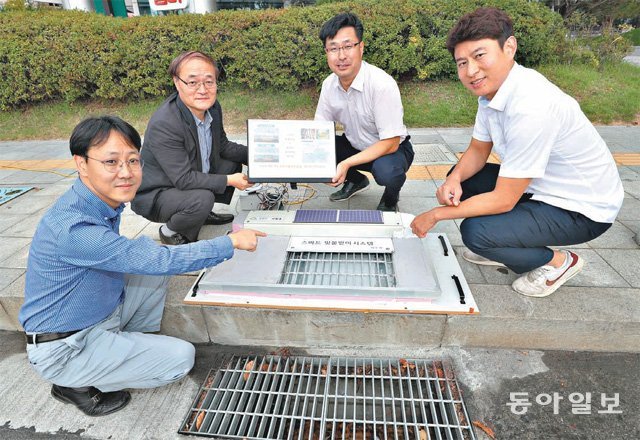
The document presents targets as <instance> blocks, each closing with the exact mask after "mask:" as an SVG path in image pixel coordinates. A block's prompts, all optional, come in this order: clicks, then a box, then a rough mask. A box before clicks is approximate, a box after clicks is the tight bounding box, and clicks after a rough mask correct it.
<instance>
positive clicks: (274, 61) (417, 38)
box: [0, 0, 565, 109]
mask: <svg viewBox="0 0 640 440" xmlns="http://www.w3.org/2000/svg"><path fill="white" fill-rule="evenodd" d="M479 6H496V7H500V8H502V9H504V10H505V11H506V12H507V13H509V15H510V16H511V17H512V18H513V20H514V26H515V32H516V36H517V38H518V41H519V48H518V56H517V59H518V61H519V62H521V63H523V64H525V65H536V64H539V63H542V62H550V61H553V60H554V59H555V58H556V57H557V56H558V54H559V53H560V52H561V51H562V46H563V40H564V33H565V29H564V27H563V24H562V20H561V18H560V16H559V15H557V14H555V13H553V12H551V11H550V10H549V9H547V8H545V7H544V6H542V5H540V4H539V3H538V2H528V1H526V0H469V1H467V0H393V1H378V0H362V1H357V2H356V1H345V2H333V3H328V4H325V5H321V6H314V7H294V8H289V9H269V10H263V11H228V10H224V11H219V12H216V13H213V14H208V15H171V16H165V17H132V18H128V19H122V18H113V17H106V16H102V15H98V14H92V13H84V12H79V11H58V10H46V11H43V10H35V11H33V10H26V11H2V12H0V109H8V108H11V107H15V106H18V105H21V104H24V103H28V102H29V103H33V102H38V101H44V100H49V99H60V98H62V99H65V100H67V101H74V100H77V99H80V98H87V97H89V98H92V97H97V98H109V99H120V100H135V99H140V98H143V97H150V96H162V95H165V94H167V93H168V92H169V91H170V90H171V89H172V82H171V79H170V78H169V77H168V74H167V67H168V65H169V63H170V61H171V60H172V59H173V57H175V56H176V55H177V54H178V53H180V52H181V51H184V50H193V49H197V50H201V51H203V52H207V53H209V54H211V55H212V56H213V57H214V59H216V60H218V62H219V64H220V67H221V70H222V72H223V78H222V80H223V81H226V82H228V83H231V84H235V85H240V86H246V87H248V88H257V87H265V86H266V87H275V88H279V89H285V90H296V89H297V88H299V87H300V86H301V85H303V84H311V85H314V84H315V85H318V84H319V83H320V82H321V81H322V80H323V79H324V78H325V77H326V75H327V74H328V73H329V69H328V67H327V64H326V59H325V54H324V51H323V46H322V43H321V41H320V40H319V38H318V32H319V30H320V27H321V26H322V24H323V23H324V22H325V21H326V20H327V19H329V18H330V17H332V16H333V15H335V14H337V13H339V12H344V11H353V12H355V13H356V14H358V15H359V16H360V18H361V19H362V20H363V22H364V26H365V35H364V41H365V44H366V46H365V59H367V60H368V61H369V62H371V63H372V64H375V65H377V66H378V67H380V68H382V69H384V70H386V71H387V72H389V73H390V74H391V75H394V76H395V77H397V78H405V79H411V78H417V79H420V80H427V79H433V78H443V77H449V76H452V75H454V73H455V72H454V67H455V66H454V63H453V62H452V60H451V56H450V55H449V53H448V52H447V51H446V48H445V45H444V43H445V40H446V36H447V33H448V31H449V29H450V28H451V27H452V26H453V24H454V23H455V22H456V20H457V19H458V18H459V17H460V16H461V15H462V14H463V13H466V12H470V11H472V10H474V9H476V8H477V7H479Z"/></svg>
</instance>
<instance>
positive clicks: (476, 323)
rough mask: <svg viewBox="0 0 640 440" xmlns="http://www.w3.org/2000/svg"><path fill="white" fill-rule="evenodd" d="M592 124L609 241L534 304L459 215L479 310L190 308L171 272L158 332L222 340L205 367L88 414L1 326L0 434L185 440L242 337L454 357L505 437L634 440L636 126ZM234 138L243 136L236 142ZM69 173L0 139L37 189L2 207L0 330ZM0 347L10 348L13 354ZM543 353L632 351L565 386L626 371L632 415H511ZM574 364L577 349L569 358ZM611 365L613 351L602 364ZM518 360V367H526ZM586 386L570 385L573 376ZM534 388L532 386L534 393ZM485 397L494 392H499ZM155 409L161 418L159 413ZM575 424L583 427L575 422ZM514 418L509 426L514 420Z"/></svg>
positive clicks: (592, 245) (410, 201)
mask: <svg viewBox="0 0 640 440" xmlns="http://www.w3.org/2000/svg"><path fill="white" fill-rule="evenodd" d="M597 128H598V131H599V132H600V133H601V135H602V136H603V137H604V139H605V140H606V141H607V144H608V145H609V147H610V150H611V151H612V153H614V158H615V159H616V162H617V163H618V167H619V171H620V175H621V177H622V180H623V186H624V189H625V200H624V205H623V207H622V210H621V212H620V215H619V216H618V219H617V220H616V222H615V224H614V225H613V227H612V228H611V229H610V230H609V231H608V232H607V233H606V234H605V235H603V236H602V237H600V238H598V239H596V240H593V241H592V242H589V243H586V244H583V245H580V246H576V247H575V248H574V249H575V251H576V252H578V253H579V254H580V255H581V256H582V257H584V258H585V260H586V262H587V265H586V267H585V270H584V271H583V272H581V273H580V274H579V275H578V276H576V277H575V278H573V279H572V280H571V281H570V282H569V283H567V285H565V286H563V287H562V288H561V289H560V290H558V291H557V292H556V293H555V294H553V295H552V296H550V297H548V298H543V299H534V298H527V297H524V296H522V295H518V294H517V293H515V292H513V291H512V290H511V288H510V284H511V282H512V281H513V280H514V279H515V274H513V273H512V272H510V271H508V270H506V269H504V268H493V267H478V266H474V265H471V264H469V263H467V262H466V261H464V260H462V258H460V257H459V255H460V251H461V249H462V241H461V238H460V233H459V222H441V223H440V224H439V225H438V226H437V227H436V230H435V232H444V233H446V234H447V236H448V237H449V240H450V241H451V243H452V244H453V245H454V248H455V250H456V252H457V254H458V260H459V262H460V265H461V266H462V268H463V271H464V274H465V277H466V279H467V281H468V283H469V284H470V286H471V289H472V291H473V294H474V297H475V299H476V301H477V303H478V306H479V309H480V315H479V316H445V315H402V314H363V313H346V312H340V313H338V312H327V311H287V310H266V309H243V308H225V307H202V306H186V305H184V304H183V303H182V300H183V298H184V296H185V295H186V292H187V289H188V288H189V287H190V285H191V284H192V283H193V281H194V275H193V274H189V275H182V276H176V277H174V278H173V279H172V283H171V287H170V294H169V297H168V300H167V307H166V310H165V315H164V319H163V329H162V331H163V332H164V333H166V334H170V335H175V336H178V337H182V338H184V339H187V340H190V341H192V342H195V343H210V342H214V343H217V344H221V345H222V347H219V346H214V347H212V346H206V345H202V346H199V347H198V365H197V368H196V370H194V373H193V374H192V375H191V376H190V377H189V378H187V379H185V380H184V381H182V382H180V383H179V384H175V385H173V386H171V387H167V388H163V389H159V390H153V391H136V392H135V393H134V402H133V403H132V405H131V407H130V408H128V409H127V410H125V411H123V412H122V413H119V414H118V415H114V416H111V417H109V418H105V419H98V420H94V419H88V418H86V417H80V416H78V413H75V412H73V411H72V410H71V409H68V408H65V407H64V406H63V405H61V404H59V403H57V402H54V401H53V400H52V399H50V398H49V397H48V392H49V387H48V386H47V385H46V384H45V383H44V382H43V381H42V380H40V379H39V378H38V377H37V376H36V375H35V374H34V373H33V372H32V371H31V369H30V368H29V366H28V362H27V360H26V356H25V354H24V345H23V344H22V341H21V339H20V337H19V335H18V334H17V333H11V332H5V333H1V334H0V342H2V340H6V341H7V344H8V345H6V344H5V345H2V344H0V347H1V348H2V355H0V377H2V380H1V381H0V397H1V400H0V402H2V403H0V426H2V425H3V424H4V425H5V426H4V428H5V430H4V431H3V430H0V437H2V438H13V437H11V435H15V436H16V437H15V438H33V437H30V436H29V435H33V436H35V435H36V433H38V432H40V433H41V432H56V431H58V435H60V436H63V437H64V436H68V437H69V438H70V437H74V438H75V437H83V438H106V437H109V436H112V438H140V439H143V438H183V437H179V436H177V435H176V434H174V433H175V432H176V431H177V429H178V427H179V424H180V422H181V420H182V418H183V417H184V415H185V413H186V411H187V409H188V407H189V404H190V402H191V400H192V398H193V396H194V394H195V391H196V390H197V387H198V385H199V382H200V381H201V380H202V378H203V377H204V375H205V374H206V372H207V371H208V368H207V365H206V359H207V357H206V356H208V354H207V353H209V355H210V353H211V352H212V351H213V352H215V351H216V350H222V349H225V346H226V347H229V346H240V345H243V346H249V347H255V349H256V350H259V348H257V347H260V346H274V347H278V346H292V347H297V348H296V350H299V352H301V353H311V354H332V355H359V356H380V357H390V356H400V357H431V356H434V355H436V356H439V355H445V356H450V357H452V358H453V359H454V363H456V365H457V366H458V367H459V369H460V371H459V375H461V377H459V379H460V380H461V382H462V385H463V387H467V388H468V389H469V390H470V391H469V396H470V397H472V398H473V399H479V400H474V401H473V403H472V405H475V406H474V409H475V411H476V412H475V414H476V415H477V417H474V419H478V420H486V419H488V418H492V420H493V422H494V423H497V425H496V426H498V425H499V426H500V427H501V434H502V435H500V436H499V437H498V438H563V439H566V438H634V439H635V438H638V437H639V435H638V432H639V430H640V425H639V422H638V420H640V418H639V417H638V401H639V399H638V397H640V396H639V394H638V392H637V390H638V382H639V381H638V370H637V365H638V364H637V361H638V357H637V353H640V246H639V245H638V236H639V235H640V127H626V126H606V127H597ZM410 134H411V136H412V141H413V143H414V144H417V145H425V144H438V145H440V146H444V147H445V148H446V150H448V151H449V152H450V153H452V154H455V153H460V152H461V151H464V149H465V148H466V146H467V145H468V142H469V139H470V135H471V129H470V128H437V129H413V130H410ZM238 140H239V141H242V137H241V136H240V137H238ZM449 167H450V165H445V164H438V163H431V162H429V157H426V159H424V160H423V161H422V162H420V161H418V162H416V164H415V165H414V166H413V167H412V169H411V171H410V173H409V179H410V180H408V181H407V183H406V185H405V188H404V189H403V191H402V194H401V196H402V198H401V201H400V203H399V206H400V210H401V211H402V212H408V213H411V214H419V213H421V212H423V211H425V210H427V209H429V208H430V207H433V206H435V205H436V200H435V197H434V191H435V188H436V185H438V184H439V183H440V182H441V179H442V178H443V176H444V174H443V173H444V172H445V171H446V170H447V169H448V168H449ZM36 170H38V171H36ZM74 180H75V173H74V170H73V165H72V163H71V161H70V157H69V152H68V146H67V142H66V141H41V142H5V143H0V186H2V187H9V186H34V187H35V189H34V190H31V191H29V192H28V193H26V194H24V195H22V196H20V197H18V198H16V199H14V200H12V201H10V202H8V203H5V204H4V205H0V306H1V308H0V329H4V330H8V331H14V332H15V331H16V330H18V329H19V325H18V323H17V319H16V317H17V312H18V310H19V307H20V305H21V303H22V300H23V290H24V274H25V268H26V258H27V255H28V250H29V244H30V241H31V237H32V236H33V233H34V230H35V228H36V226H37V223H38V221H39V219H40V217H41V216H42V214H43V213H44V212H45V211H46V209H48V207H49V206H51V204H52V203H53V202H54V201H55V200H56V198H57V197H58V196H59V195H60V194H62V193H63V192H64V191H66V190H67V189H68V188H69V186H70V185H71V183H72V182H73V181H74ZM372 186H373V188H371V189H369V190H368V191H367V192H364V193H362V194H359V195H358V196H356V197H354V198H352V199H350V200H349V201H348V205H346V204H343V205H341V206H340V207H341V208H345V207H348V208H350V209H373V208H374V207H375V206H376V205H377V202H378V200H379V198H380V195H381V193H382V189H381V188H379V187H376V186H375V184H373V185H372ZM317 189H318V194H317V195H316V197H314V198H313V199H311V200H309V201H307V202H305V203H304V204H302V205H301V207H302V208H307V209H308V208H328V209H331V208H335V205H334V204H332V203H331V202H329V200H328V194H329V192H330V191H331V189H330V188H328V187H325V186H323V185H317ZM299 207H300V206H299ZM227 209H229V208H227ZM231 212H233V210H231ZM158 226H159V225H158V224H154V223H150V222H148V221H147V220H145V219H143V218H141V217H139V216H137V215H135V214H134V213H133V212H131V211H130V210H129V209H127V210H126V211H125V214H124V216H123V221H122V225H121V233H122V234H123V235H127V236H129V237H135V236H138V235H140V234H146V235H149V236H151V237H153V238H155V239H158V236H157V234H158ZM224 232H225V228H224V227H213V226H207V227H205V228H204V229H203V232H202V234H201V237H212V236H215V235H220V234H222V233H224ZM6 347H9V348H10V349H8V351H5V348H6ZM248 349H249V348H248ZM523 350H524V351H523ZM536 350H588V351H600V352H631V353H629V354H619V355H607V354H593V355H585V356H586V359H590V356H593V359H596V358H598V359H600V358H602V359H604V360H603V361H602V362H599V363H598V365H600V367H599V368H601V369H602V370H603V371H607V372H608V373H607V374H609V378H608V380H607V379H603V380H602V382H597V383H596V382H591V383H588V384H587V385H588V386H587V385H585V386H584V387H583V388H584V389H582V388H580V389H578V388H579V387H582V385H584V384H582V385H575V388H574V389H570V388H568V389H567V390H568V391H569V392H586V391H592V392H593V393H596V392H603V391H607V392H614V388H615V389H616V390H620V391H622V390H625V388H626V387H627V382H626V379H629V381H630V382H631V383H634V385H633V386H629V387H628V388H627V394H626V395H624V399H627V400H625V401H624V404H625V405H627V407H624V405H621V406H623V407H624V408H623V409H628V410H627V411H626V412H625V413H624V415H623V416H620V417H619V418H617V417H616V416H609V418H606V417H605V418H602V417H594V419H593V421H592V420H591V419H590V420H589V422H585V418H583V419H580V420H577V419H576V420H573V418H572V417H570V416H569V417H566V418H562V417H559V416H555V415H554V417H551V418H549V419H545V418H544V417H542V418H537V417H536V419H535V420H538V421H544V422H546V423H547V426H546V428H549V427H551V428H552V429H551V431H546V430H545V426H544V424H541V425H540V426H539V428H540V430H539V431H536V430H535V429H534V428H532V427H531V426H530V425H531V424H532V423H533V426H534V427H535V426H537V425H536V423H534V422H533V421H532V420H533V417H529V418H524V419H523V418H519V419H517V420H516V419H514V416H513V415H512V414H511V415H510V414H509V412H508V410H505V409H506V408H507V407H506V406H505V404H506V402H507V401H508V399H509V396H508V392H507V393H506V397H505V394H504V392H505V389H506V388H505V382H504V381H505V380H507V379H509V378H511V379H513V378H518V377H519V378H523V381H521V382H520V385H522V384H523V383H525V382H526V383H529V385H528V386H530V385H531V384H532V383H534V382H535V380H536V379H535V378H536V377H538V378H540V377H543V376H544V375H542V376H541V375H540V373H541V372H542V371H548V367H547V366H546V361H545V359H554V361H553V362H554V363H555V365H556V368H559V369H561V364H562V361H561V359H563V355H562V354H557V355H553V354H545V352H544V351H536ZM523 353H526V354H523ZM607 356H610V358H607ZM578 357H579V356H578ZM567 358H571V356H569V355H567ZM581 359H582V361H580V362H582V363H581V364H580V365H582V367H581V368H582V369H579V368H578V369H577V370H576V372H575V375H576V377H580V375H583V374H587V375H593V371H590V370H589V369H588V367H586V365H587V364H588V363H589V362H588V361H584V359H583V358H581ZM606 359H610V362H609V363H608V364H607V361H606ZM493 360H495V362H493ZM497 362H501V363H502V366H499V365H497V364H496V363H497ZM567 362H568V363H567V365H570V364H571V362H570V361H569V360H567ZM576 362H578V361H576ZM580 362H578V363H580ZM522 366H524V368H523V369H522V370H518V368H520V367H522ZM491 372H496V373H497V377H490V376H491V374H489V373H491ZM510 375H511V376H510ZM560 376H561V375H560ZM589 377H592V376H589ZM556 379H557V376H556ZM560 383H561V381H560ZM580 383H582V382H580V380H577V379H576V382H575V384H580ZM491 384H493V385H491ZM511 384H512V386H511V388H510V389H509V390H507V391H510V392H518V391H521V390H520V389H516V388H517V387H515V385H513V384H514V382H511ZM520 385H518V386H520ZM544 386H547V389H544ZM558 386H559V385H558V382H557V381H556V382H552V383H549V382H544V381H543V382H541V384H538V386H537V388H536V389H537V390H538V392H541V393H542V392H546V393H553V392H554V391H560V390H558V389H553V387H556V388H557V387H558ZM590 386H592V387H594V388H593V390H591V389H588V388H589V387H590ZM474 387H477V389H476V390H474ZM598 387H600V388H599V389H596V388H598ZM507 388H509V387H507ZM604 388H606V389H604ZM530 389H531V390H532V392H533V388H530ZM497 390H501V391H500V392H498V391H497ZM527 390H529V388H526V387H525V389H524V391H527ZM487 393H488V394H487ZM487 396H493V398H494V400H491V398H489V397H487ZM485 399H487V400H485ZM565 399H566V396H565ZM594 399H595V397H594ZM621 400H622V397H621ZM18 401H19V403H18V404H16V402H18ZM594 405H595V402H594ZM507 409H508V408H507ZM158 414H161V415H162V416H161V417H160V418H159V419H158V417H157V415H158ZM565 414H566V413H565ZM594 414H595V410H594ZM630 416H632V417H631V418H628V417H630ZM154 417H155V418H154ZM58 420H60V421H58ZM497 420H499V421H497ZM596 421H597V423H603V424H602V425H601V426H602V430H600V428H597V429H596V427H595V425H596ZM614 421H615V423H614ZM616 423H618V424H620V423H622V428H623V429H619V430H618V431H613V430H614V429H616V428H615V427H614V425H615V424H616ZM576 424H577V425H579V429H577V430H576V429H575V428H571V427H570V426H571V425H574V426H575V425H576ZM511 425H512V429H511V428H509V426H511ZM30 426H33V428H34V430H33V431H20V430H18V431H15V429H17V428H28V427H30ZM585 426H587V427H590V428H585ZM572 429H573V431H572ZM585 429H586V430H585ZM590 429H591V431H590ZM614 432H615V433H616V434H614ZM5 433H6V434H7V435H8V436H7V435H5ZM594 433H596V434H594ZM597 433H599V434H597ZM27 434H28V435H27ZM504 434H506V435H504ZM592 434H593V435H592ZM618 434H619V435H618ZM629 434H630V435H629ZM19 435H27V436H26V437H24V436H23V437H18V436H19ZM480 438H482V437H480Z"/></svg>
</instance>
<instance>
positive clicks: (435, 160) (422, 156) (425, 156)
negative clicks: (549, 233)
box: [412, 144, 458, 165]
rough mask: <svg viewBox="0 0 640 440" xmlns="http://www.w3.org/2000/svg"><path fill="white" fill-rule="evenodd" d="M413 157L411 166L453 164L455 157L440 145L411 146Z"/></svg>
mask: <svg viewBox="0 0 640 440" xmlns="http://www.w3.org/2000/svg"><path fill="white" fill-rule="evenodd" d="M413 151H414V153H415V157H414V158H413V163H412V165H434V164H454V163H457V162H458V159H457V158H456V155H455V154H453V153H452V152H451V151H449V149H448V148H447V147H446V146H444V145H442V144H413Z"/></svg>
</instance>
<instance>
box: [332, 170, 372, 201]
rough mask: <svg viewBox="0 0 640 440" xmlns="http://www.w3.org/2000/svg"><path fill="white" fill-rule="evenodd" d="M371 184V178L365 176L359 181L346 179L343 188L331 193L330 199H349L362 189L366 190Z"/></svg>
mask: <svg viewBox="0 0 640 440" xmlns="http://www.w3.org/2000/svg"><path fill="white" fill-rule="evenodd" d="M368 186H369V179H368V178H367V177H366V176H365V177H364V179H362V180H361V181H360V182H358V183H353V182H350V181H348V180H345V182H344V184H343V185H342V188H340V189H339V190H338V191H336V192H334V193H333V194H331V195H329V200H331V201H332V202H341V201H343V200H349V199H350V198H351V197H353V196H355V195H356V194H358V193H359V192H361V191H364V190H365V189H367V187H368Z"/></svg>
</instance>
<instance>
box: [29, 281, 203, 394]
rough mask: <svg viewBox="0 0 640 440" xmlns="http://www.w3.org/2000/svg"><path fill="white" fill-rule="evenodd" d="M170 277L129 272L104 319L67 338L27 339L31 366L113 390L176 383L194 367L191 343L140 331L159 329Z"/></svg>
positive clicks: (47, 375) (75, 383)
mask: <svg viewBox="0 0 640 440" xmlns="http://www.w3.org/2000/svg"><path fill="white" fill-rule="evenodd" d="M168 281H169V277H164V276H149V275H129V276H127V279H126V284H125V299H124V301H123V303H122V304H120V305H119V306H118V307H117V308H116V310H114V311H113V313H111V315H109V316H108V317H107V318H106V319H104V320H103V321H102V322H99V323H97V324H95V325H94V326H92V327H89V328H87V329H84V330H82V331H80V332H78V333H76V334H74V335H71V336H69V337H68V338H65V339H60V340H57V341H52V342H44V343H40V344H28V345H27V356H28V358H29V362H30V363H31V366H32V367H33V368H34V369H35V370H36V372H38V374H40V376H42V377H43V378H44V379H45V380H47V381H49V382H52V383H54V384H56V385H60V386H65V387H74V388H76V387H86V386H93V387H95V388H98V389H99V390H100V391H103V392H109V391H117V390H122V389H124V388H154V387H159V386H162V385H167V384H169V383H172V382H175V381H177V380H179V379H181V378H182V377H184V376H185V375H186V374H187V373H188V372H189V371H190V370H191V368H192V367H193V363H194V359H195V348H194V347H193V345H191V344H190V343H189V342H186V341H183V340H181V339H177V338H173V337H170V336H163V335H151V334H145V333H142V332H155V331H158V330H160V321H161V320H162V313H163V310H164V301H165V296H166V293H167V284H168Z"/></svg>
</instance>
